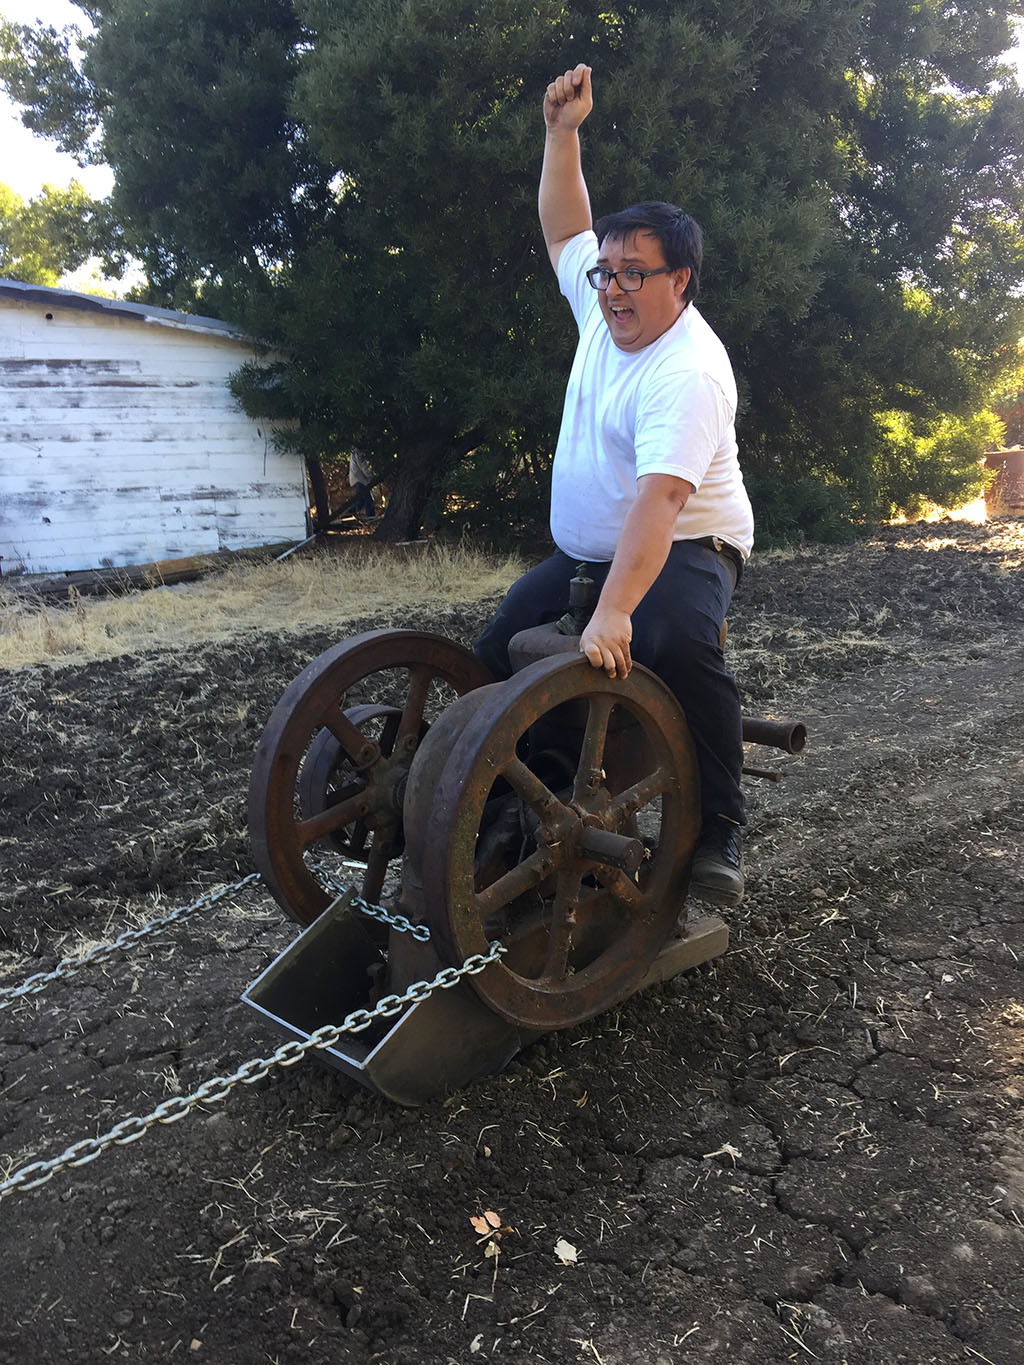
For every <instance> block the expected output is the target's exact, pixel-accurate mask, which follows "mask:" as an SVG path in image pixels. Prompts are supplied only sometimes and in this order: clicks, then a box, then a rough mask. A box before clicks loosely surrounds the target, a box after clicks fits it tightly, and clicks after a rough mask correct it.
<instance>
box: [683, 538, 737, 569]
mask: <svg viewBox="0 0 1024 1365" xmlns="http://www.w3.org/2000/svg"><path fill="white" fill-rule="evenodd" d="M692 543H693V544H694V545H703V546H704V548H705V549H706V550H714V552H715V553H716V554H719V555H725V557H726V559H731V560H732V562H733V563H734V564H735V565H736V567H737V569H739V570H741V571H742V569H743V556H742V555H741V554H740V552H739V550H737V548H736V546H735V545H730V544H729V542H728V541H727V540H723V539H722V537H721V536H701V537H700V539H699V540H695V541H693V542H692Z"/></svg>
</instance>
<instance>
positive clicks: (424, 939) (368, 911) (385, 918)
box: [310, 863, 430, 943]
mask: <svg viewBox="0 0 1024 1365" xmlns="http://www.w3.org/2000/svg"><path fill="white" fill-rule="evenodd" d="M346 866H347V867H358V866H361V864H358V863H347V864H346ZM310 870H311V871H312V872H314V873H316V874H317V876H319V877H322V878H323V880H324V881H325V882H326V883H327V886H326V889H327V890H329V891H334V892H335V893H336V894H337V895H338V898H339V899H340V898H341V897H342V896H344V895H346V894H347V893H348V891H349V887H347V886H345V884H344V883H343V882H340V881H338V879H337V877H335V876H334V874H333V873H332V872H328V870H327V868H326V867H323V866H321V865H320V864H319V863H310ZM348 903H349V905H350V906H351V907H352V909H353V910H358V911H359V913H360V914H362V915H368V916H369V917H370V919H375V920H379V921H380V922H381V924H390V925H391V927H392V929H398V930H400V931H401V932H402V933H403V934H411V935H412V937H413V938H415V939H418V940H419V942H420V943H428V942H429V941H430V930H429V929H428V928H427V926H426V925H425V924H413V922H412V920H410V919H406V917H405V915H399V914H397V913H395V914H393V913H391V912H390V911H388V910H385V909H384V907H383V905H374V904H373V902H372V901H364V900H363V898H362V896H359V895H357V894H356V893H355V892H352V895H351V899H350V900H349V902H348ZM334 904H337V901H335V902H334Z"/></svg>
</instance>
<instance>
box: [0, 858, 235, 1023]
mask: <svg viewBox="0 0 1024 1365" xmlns="http://www.w3.org/2000/svg"><path fill="white" fill-rule="evenodd" d="M259 880H260V874H259V873H258V872H250V873H249V874H248V875H247V876H245V877H242V878H241V879H240V880H239V881H237V882H231V883H230V884H229V885H226V886H221V887H218V888H217V890H216V891H207V892H206V893H205V894H204V895H202V896H200V897H199V899H198V900H195V901H193V902H192V903H191V905H180V906H179V907H178V908H177V910H172V911H170V913H169V914H166V915H161V917H160V918H159V919H154V920H150V921H149V923H148V924H142V925H140V926H139V927H138V929H127V930H125V932H124V933H123V934H120V935H118V937H117V938H115V939H111V940H110V942H109V943H97V944H96V945H95V947H93V948H90V949H89V951H88V952H86V953H82V954H81V955H80V956H78V957H66V958H64V959H62V961H60V962H58V963H57V965H56V967H54V969H53V970H52V971H50V972H36V973H35V974H34V975H33V976H30V977H27V978H26V979H25V980H24V981H23V982H22V983H21V985H20V986H4V987H0V1010H3V1009H6V1008H7V1007H8V1006H9V1005H13V1004H14V1002H15V1001H16V1000H20V999H22V998H23V997H24V996H26V995H38V994H39V992H40V991H44V990H45V989H46V987H47V986H48V985H50V983H51V982H53V981H59V980H61V979H62V978H66V977H70V976H74V975H75V974H76V972H80V971H81V970H82V969H83V968H84V967H88V966H91V964H92V963H94V962H102V961H104V960H105V959H106V958H108V957H112V956H113V954H114V953H117V952H120V951H122V950H123V949H125V948H129V947H132V946H133V945H134V944H136V943H138V942H139V941H140V940H141V939H144V938H148V937H149V935H150V934H155V933H158V932H159V931H160V930H161V929H166V928H168V927H169V926H170V925H172V924H177V923H179V922H180V921H181V920H183V919H185V918H186V917H187V916H188V915H192V914H194V913H195V912H196V911H197V910H205V909H207V908H208V907H209V906H211V905H216V904H217V902H218V901H222V900H223V899H224V897H225V896H229V895H230V894H231V893H232V892H233V891H241V890H242V889H243V888H244V887H246V886H251V885H252V884H253V883H254V882H258V881H259Z"/></svg>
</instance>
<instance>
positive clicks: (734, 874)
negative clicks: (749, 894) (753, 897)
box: [690, 817, 743, 905]
mask: <svg viewBox="0 0 1024 1365" xmlns="http://www.w3.org/2000/svg"><path fill="white" fill-rule="evenodd" d="M690 891H691V893H692V894H693V895H694V896H696V897H697V899H698V900H704V901H710V902H711V903H712V904H713V905H739V903H740V901H741V900H742V899H743V830H742V829H741V828H740V826H739V825H734V824H733V823H732V821H731V820H723V819H722V818H721V817H717V818H716V819H714V820H712V821H710V822H709V823H708V824H707V825H705V827H704V830H703V832H702V834H701V836H700V842H699V843H698V844H697V851H696V853H694V855H693V864H692V866H691V868H690Z"/></svg>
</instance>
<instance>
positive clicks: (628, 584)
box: [599, 503, 676, 615]
mask: <svg viewBox="0 0 1024 1365" xmlns="http://www.w3.org/2000/svg"><path fill="white" fill-rule="evenodd" d="M658 511H659V513H660V514H661V515H660V516H657V517H652V516H651V515H650V512H649V511H648V510H647V509H645V508H642V507H641V506H640V504H639V503H634V504H633V506H632V507H631V508H630V510H629V512H628V513H627V515H626V519H625V521H624V522H623V524H622V530H621V531H620V533H619V542H618V545H617V546H616V547H615V558H614V559H613V560H612V566H611V568H610V569H609V571H608V577H607V578H606V579H605V584H604V588H603V589H602V592H601V598H600V602H599V606H600V607H604V608H605V609H607V610H610V611H621V612H625V613H626V614H627V615H632V613H633V611H634V610H635V609H636V607H637V606H638V605H639V604H640V602H642V601H643V599H644V597H646V595H647V590H648V588H649V587H650V586H651V584H652V583H653V582H654V580H655V579H656V578H657V577H658V574H660V573H661V571H662V569H663V568H664V567H665V561H666V560H667V559H668V553H669V550H671V548H672V538H673V535H674V533H675V525H676V513H675V509H674V508H672V507H670V506H668V505H665V506H663V507H660V508H659V509H658Z"/></svg>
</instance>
